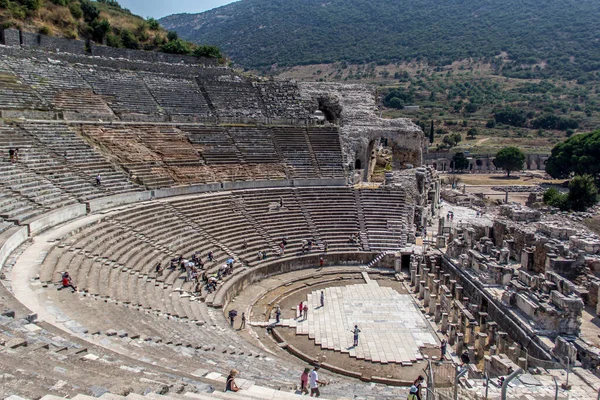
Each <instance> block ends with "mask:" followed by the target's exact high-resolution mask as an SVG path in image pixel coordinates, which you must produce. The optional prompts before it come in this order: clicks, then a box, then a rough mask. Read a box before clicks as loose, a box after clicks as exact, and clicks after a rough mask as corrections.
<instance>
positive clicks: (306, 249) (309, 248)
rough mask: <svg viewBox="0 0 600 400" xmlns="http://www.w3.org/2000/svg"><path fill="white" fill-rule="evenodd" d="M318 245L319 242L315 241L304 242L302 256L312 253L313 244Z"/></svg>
mask: <svg viewBox="0 0 600 400" xmlns="http://www.w3.org/2000/svg"><path fill="white" fill-rule="evenodd" d="M316 243H317V241H316V240H314V239H307V240H303V241H302V248H301V252H302V254H304V253H310V252H311V251H312V247H313V244H316Z"/></svg>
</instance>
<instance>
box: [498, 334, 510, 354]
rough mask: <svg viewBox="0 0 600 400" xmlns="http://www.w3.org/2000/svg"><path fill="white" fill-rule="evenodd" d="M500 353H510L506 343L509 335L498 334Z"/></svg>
mask: <svg viewBox="0 0 600 400" xmlns="http://www.w3.org/2000/svg"><path fill="white" fill-rule="evenodd" d="M497 337H498V341H497V343H498V353H500V354H506V352H507V351H508V346H507V345H508V343H507V342H506V338H507V337H508V333H506V332H498V335H497Z"/></svg>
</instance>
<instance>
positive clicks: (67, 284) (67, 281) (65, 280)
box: [58, 271, 77, 293]
mask: <svg viewBox="0 0 600 400" xmlns="http://www.w3.org/2000/svg"><path fill="white" fill-rule="evenodd" d="M65 288H71V290H72V291H73V293H75V292H76V291H77V288H76V287H75V286H73V281H72V280H71V276H70V275H69V273H68V272H67V271H65V272H64V274H62V286H61V287H59V288H58V290H61V289H65Z"/></svg>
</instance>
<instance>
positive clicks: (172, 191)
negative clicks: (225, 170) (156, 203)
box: [152, 183, 222, 199]
mask: <svg viewBox="0 0 600 400" xmlns="http://www.w3.org/2000/svg"><path fill="white" fill-rule="evenodd" d="M219 190H222V189H221V183H207V184H205V185H190V186H176V187H171V188H165V189H156V190H153V191H152V195H153V197H154V198H157V199H162V198H165V197H175V196H185V195H188V194H197V193H206V192H217V191H219Z"/></svg>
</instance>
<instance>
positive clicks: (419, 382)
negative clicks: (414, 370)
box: [411, 375, 425, 400]
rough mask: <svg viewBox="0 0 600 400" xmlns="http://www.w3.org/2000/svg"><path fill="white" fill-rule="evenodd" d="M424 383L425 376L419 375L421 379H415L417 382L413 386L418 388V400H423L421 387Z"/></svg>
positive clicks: (416, 393)
mask: <svg viewBox="0 0 600 400" xmlns="http://www.w3.org/2000/svg"><path fill="white" fill-rule="evenodd" d="M423 381H425V378H423V375H419V377H418V378H417V379H415V381H414V382H413V384H412V386H414V387H416V388H417V391H416V392H415V395H416V399H417V400H421V385H422V384H423ZM412 386H411V388H412Z"/></svg>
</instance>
